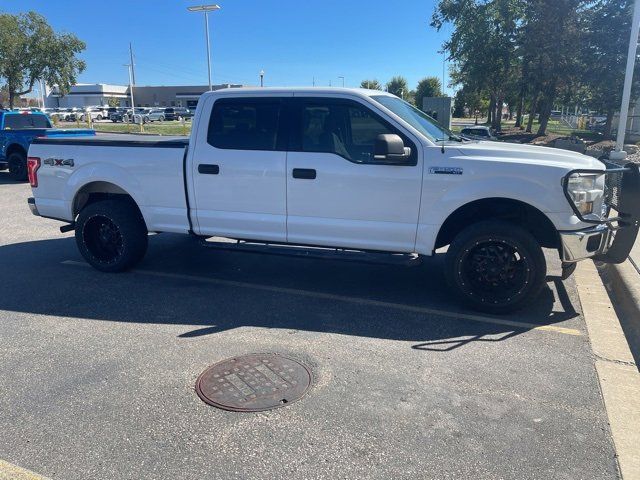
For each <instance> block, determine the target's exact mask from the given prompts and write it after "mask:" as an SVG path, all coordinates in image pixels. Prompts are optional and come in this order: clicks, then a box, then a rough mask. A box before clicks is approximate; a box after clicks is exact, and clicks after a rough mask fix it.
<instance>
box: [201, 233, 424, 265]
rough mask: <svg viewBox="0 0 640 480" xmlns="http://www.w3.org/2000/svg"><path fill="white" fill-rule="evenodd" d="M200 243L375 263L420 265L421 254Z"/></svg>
mask: <svg viewBox="0 0 640 480" xmlns="http://www.w3.org/2000/svg"><path fill="white" fill-rule="evenodd" d="M201 245H202V246H203V247H206V248H211V249H214V250H221V251H230V252H246V253H256V254H261V255H281V256H288V257H301V258H311V259H322V260H341V261H350V262H358V263H370V264H374V265H380V264H383V265H402V266H417V265H421V264H422V258H421V257H420V256H419V255H418V254H415V253H412V254H405V253H395V254H394V253H385V252H368V251H366V252H365V251H361V250H350V249H342V248H321V247H309V246H303V245H287V244H279V243H261V242H252V241H243V240H238V241H232V242H230V241H222V240H221V239H209V240H207V239H202V240H201Z"/></svg>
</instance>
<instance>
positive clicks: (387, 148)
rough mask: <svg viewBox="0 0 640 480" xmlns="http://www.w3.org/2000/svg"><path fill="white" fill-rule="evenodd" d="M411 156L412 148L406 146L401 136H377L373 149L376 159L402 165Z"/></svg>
mask: <svg viewBox="0 0 640 480" xmlns="http://www.w3.org/2000/svg"><path fill="white" fill-rule="evenodd" d="M410 157H411V148H409V147H405V146H404V142H403V141H402V138H400V136H398V135H395V134H380V135H378V136H377V137H376V143H375V147H374V151H373V158H374V160H376V161H378V162H381V163H390V164H394V165H402V164H405V163H407V161H408V160H409V158H410Z"/></svg>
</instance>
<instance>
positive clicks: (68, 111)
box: [58, 108, 82, 122]
mask: <svg viewBox="0 0 640 480" xmlns="http://www.w3.org/2000/svg"><path fill="white" fill-rule="evenodd" d="M81 113H82V111H81V110H80V109H79V108H64V109H62V110H61V111H60V115H59V117H58V118H59V119H60V120H62V121H64V122H75V121H76V120H78V119H79V117H80V114H81Z"/></svg>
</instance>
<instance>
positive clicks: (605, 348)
mask: <svg viewBox="0 0 640 480" xmlns="http://www.w3.org/2000/svg"><path fill="white" fill-rule="evenodd" d="M635 273H636V275H637V272H635ZM604 277H607V278H604ZM575 280H576V285H577V286H578V294H579V296H580V304H581V306H582V313H583V316H584V321H585V324H586V326H587V331H588V332H589V343H590V344H591V349H592V351H593V354H594V363H595V369H596V372H597V375H598V380H599V382H600V390H601V393H602V400H603V402H604V406H605V408H606V410H607V416H608V418H609V425H610V427H611V436H612V438H613V443H614V445H615V448H616V456H617V459H618V465H619V467H620V472H621V476H622V478H623V479H624V480H631V479H640V450H638V445H639V444H640V430H638V428H637V425H638V424H640V372H639V371H638V366H637V364H636V362H635V358H634V356H633V354H632V352H631V349H630V347H631V345H630V344H629V341H628V336H627V332H626V329H625V328H624V325H623V323H624V321H623V318H622V317H621V316H618V314H617V312H618V311H619V308H618V305H616V304H617V303H618V301H617V300H613V299H612V298H611V293H610V292H609V291H607V287H605V283H610V282H611V280H610V279H609V278H608V275H605V274H603V271H602V270H601V271H600V272H598V270H597V269H596V268H595V266H594V264H593V262H588V261H587V262H580V263H579V264H578V267H577V269H576V273H575ZM603 280H605V281H604V282H603ZM618 286H619V284H618ZM624 316H625V317H628V314H627V313H626V312H624ZM635 323H637V322H635Z"/></svg>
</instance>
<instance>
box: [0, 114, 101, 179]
mask: <svg viewBox="0 0 640 480" xmlns="http://www.w3.org/2000/svg"><path fill="white" fill-rule="evenodd" d="M95 134H96V132H95V131H94V130H89V129H70V130H60V129H56V128H52V125H51V120H49V117H47V115H45V114H44V113H42V112H32V111H14V110H0V170H5V169H7V168H8V169H9V175H10V176H11V178H12V179H14V180H17V181H25V180H27V152H28V151H29V145H31V142H32V141H33V139H34V138H37V137H63V136H76V137H77V136H87V135H95Z"/></svg>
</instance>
